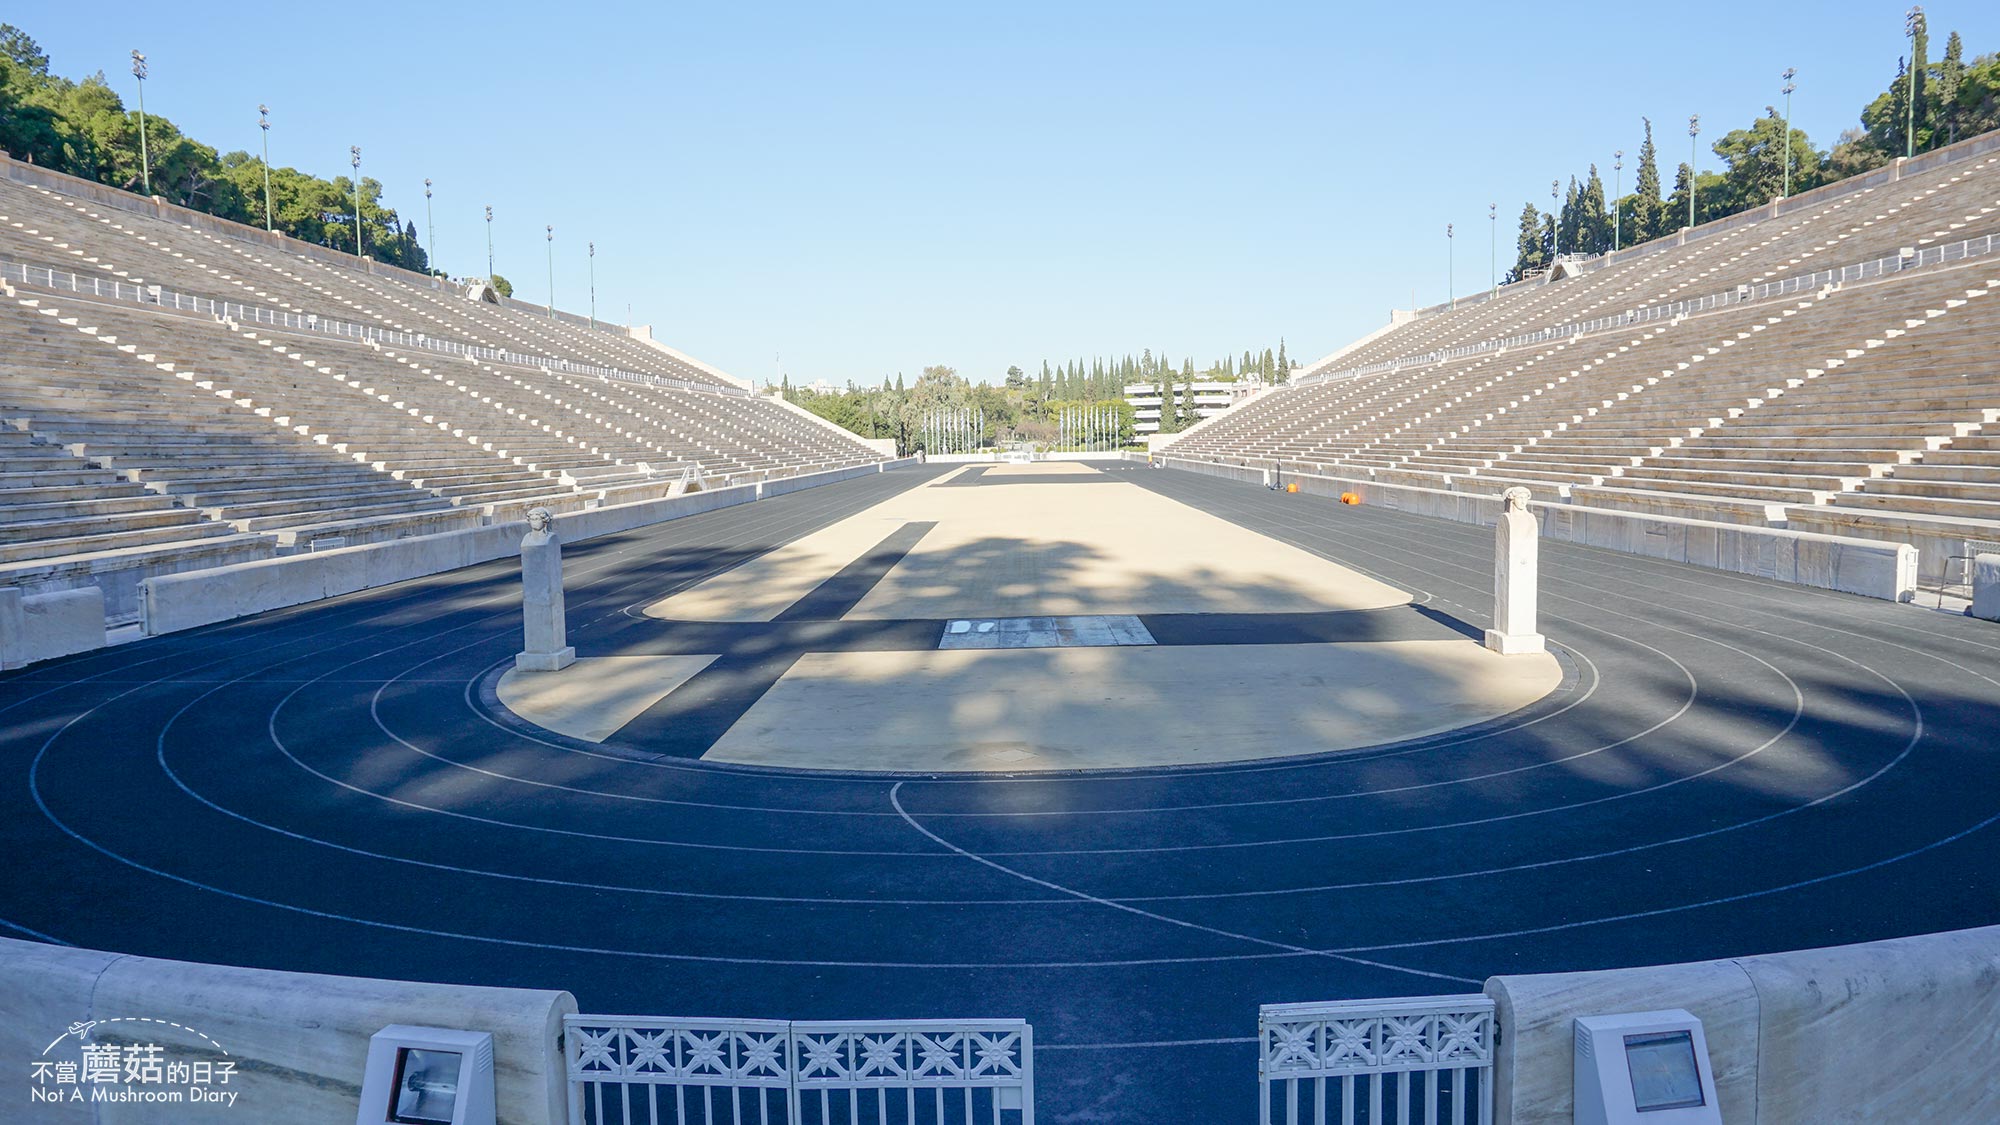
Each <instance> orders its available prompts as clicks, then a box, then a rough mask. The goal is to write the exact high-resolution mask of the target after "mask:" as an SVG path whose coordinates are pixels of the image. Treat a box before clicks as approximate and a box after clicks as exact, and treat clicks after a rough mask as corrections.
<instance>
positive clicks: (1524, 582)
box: [1486, 488, 1548, 656]
mask: <svg viewBox="0 0 2000 1125" xmlns="http://www.w3.org/2000/svg"><path fill="white" fill-rule="evenodd" d="M1528 499H1529V493H1528V490H1527V489H1525V488H1510V489H1508V490H1507V491H1506V492H1504V493H1501V495H1500V501H1501V507H1502V511H1501V513H1500V522H1499V523H1498V524H1497V525H1495V527H1494V529H1493V627H1492V628H1491V629H1488V630H1486V647H1487V648H1490V649H1492V650H1493V651H1494V652H1497V653H1499V654H1500V655H1502V656H1515V655H1518V654H1521V653H1535V652H1543V651H1546V650H1547V647H1548V646H1547V645H1546V643H1545V642H1544V641H1543V639H1542V635H1541V634H1540V633H1538V632H1536V631H1535V587H1536V583H1537V581H1538V578H1539V575H1538V573H1537V572H1538V571H1539V569H1540V566H1541V562H1540V555H1541V543H1540V537H1541V528H1540V527H1539V526H1537V525H1536V523H1535V514H1534V513H1533V512H1530V511H1529V510H1528Z"/></svg>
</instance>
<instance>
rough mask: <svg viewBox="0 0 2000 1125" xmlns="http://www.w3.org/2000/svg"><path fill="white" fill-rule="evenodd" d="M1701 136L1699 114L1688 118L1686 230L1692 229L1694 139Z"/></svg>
mask: <svg viewBox="0 0 2000 1125" xmlns="http://www.w3.org/2000/svg"><path fill="white" fill-rule="evenodd" d="M1699 136H1701V114H1699V113H1696V114H1690V115H1689V116H1688V228H1689V229H1690V230H1692V229H1693V228H1694V160H1695V141H1694V139H1695V138H1696V137H1699Z"/></svg>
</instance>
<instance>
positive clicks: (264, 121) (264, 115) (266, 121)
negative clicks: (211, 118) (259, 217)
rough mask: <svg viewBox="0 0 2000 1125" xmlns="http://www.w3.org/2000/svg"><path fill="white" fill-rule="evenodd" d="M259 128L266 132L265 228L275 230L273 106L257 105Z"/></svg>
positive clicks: (276, 226)
mask: <svg viewBox="0 0 2000 1125" xmlns="http://www.w3.org/2000/svg"><path fill="white" fill-rule="evenodd" d="M257 128H258V129H259V130H261V131H262V132H263V134H264V229H265V230H268V231H275V230H277V229H278V224H277V223H276V222H274V221H272V218H271V107H270V106H267V105H260V106H258V107H257Z"/></svg>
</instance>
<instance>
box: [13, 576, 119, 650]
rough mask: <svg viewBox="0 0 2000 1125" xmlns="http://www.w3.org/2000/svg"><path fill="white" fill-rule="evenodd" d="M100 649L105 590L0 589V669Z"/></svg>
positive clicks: (85, 588) (102, 635) (90, 588)
mask: <svg viewBox="0 0 2000 1125" xmlns="http://www.w3.org/2000/svg"><path fill="white" fill-rule="evenodd" d="M103 647H104V591H102V590H99V589H96V588H94V587H84V588H83V589H80V590H63V591H59V592H57V593H50V594H26V593H23V592H22V591H21V590H20V589H19V588H18V587H13V586H9V587H6V588H5V589H0V669H6V668H19V667H22V666H24V665H28V664H33V663H35V662H36V661H38V660H53V659H55V658H56V657H58V656H68V655H69V654H71V653H73V652H89V651H90V650H91V649H94V648H103Z"/></svg>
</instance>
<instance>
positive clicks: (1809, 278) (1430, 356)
mask: <svg viewBox="0 0 2000 1125" xmlns="http://www.w3.org/2000/svg"><path fill="white" fill-rule="evenodd" d="M1996 246H2000V235H1991V234H1988V235H1981V236H1980V237H1978V238H1968V239H1965V240H1963V241H1961V242H1954V243H1952V244H1951V245H1949V246H1932V247H1929V248H1928V249H1924V250H1918V251H1916V252H1914V253H1911V254H1907V255H1905V254H1896V255H1892V256H1887V257H1881V258H1875V259H1873V260H1871V261H1866V262H1858V263H1855V264H1852V265H1846V266H1839V267H1836V268H1833V269H1824V270H1820V271H1819V272H1817V273H1808V274H1800V275H1798V276H1796V277H1788V278H1785V279H1783V280H1780V281H1767V282H1764V283H1763V284H1761V285H1738V286H1737V287H1735V288H1734V289H1728V290H1724V291H1722V292H1720V293H1711V294H1709V295H1708V296H1706V297H1696V298H1694V299H1692V300H1686V301H1675V302H1673V303H1672V304H1666V305H1642V306H1640V307H1638V308H1635V309H1627V310H1625V311H1624V312H1622V313H1613V314H1612V315H1610V316H1600V317H1596V318H1595V319H1592V320H1585V321H1574V322H1571V323H1569V324H1559V325H1555V326H1553V327H1550V328H1539V329H1536V330H1535V331H1533V332H1525V333H1522V334H1520V335H1518V336H1509V337H1507V338H1506V339H1502V340H1482V341H1480V342H1478V343H1476V344H1464V345H1461V346H1459V347H1455V348H1438V349H1435V350H1432V351H1428V352H1420V353H1417V354H1414V355H1407V356H1399V357H1397V358H1395V359H1388V360H1382V361H1380V362H1378V363H1370V364H1366V365H1364V366H1361V367H1348V368H1339V369H1335V370H1329V371H1321V372H1315V373H1312V374H1308V375H1301V376H1299V377H1298V378H1295V379H1293V380H1291V381H1290V382H1289V383H1287V384H1286V385H1287V386H1291V387H1311V386H1317V385H1319V384H1321V383H1329V382H1332V381H1334V380H1336V379H1358V378H1362V377H1364V376H1368V375H1380V374H1382V373H1383V372H1388V371H1398V370H1401V369H1402V368H1405V367H1418V366H1424V365H1428V364H1433V363H1443V362H1444V361H1446V360H1450V359H1461V358H1463V357H1465V356H1470V355H1480V354H1482V353H1485V352H1491V351H1501V350H1505V349H1507V348H1517V347H1523V346H1525V345H1529V344H1540V343H1545V342H1547V341H1549V340H1561V339H1565V338H1567V337H1571V336H1581V335H1585V334H1587V333H1590V332H1597V331H1601V330H1602V329H1606V328H1613V327H1619V326H1623V325H1628V324H1645V323H1648V322H1650V321H1655V320H1663V319H1670V318H1675V317H1682V316H1693V315H1694V314H1696V313H1703V312H1709V311H1711V310H1713V309H1720V308H1727V307H1729V306H1731V305H1737V304H1742V303H1744V302H1746V301H1761V300H1766V299H1768V298H1771V297H1780V296H1783V295H1785V294H1787V293H1802V292H1805V291H1806V290H1809V289H1818V288H1820V287H1821V286H1825V285H1845V284H1847V283H1848V282H1850V281H1867V280H1869V279H1871V278H1877V277H1887V276H1888V275H1890V274H1895V273H1902V272H1903V271H1905V270H1913V269H1919V268H1922V267H1925V266H1934V265H1941V264H1943V263H1945V262H1956V261H1964V260H1966V259H1968V258H1977V257H1980V256H1982V255H1985V254H1990V253H1992V252H1993V251H1994V249H1995V247H1996Z"/></svg>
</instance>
